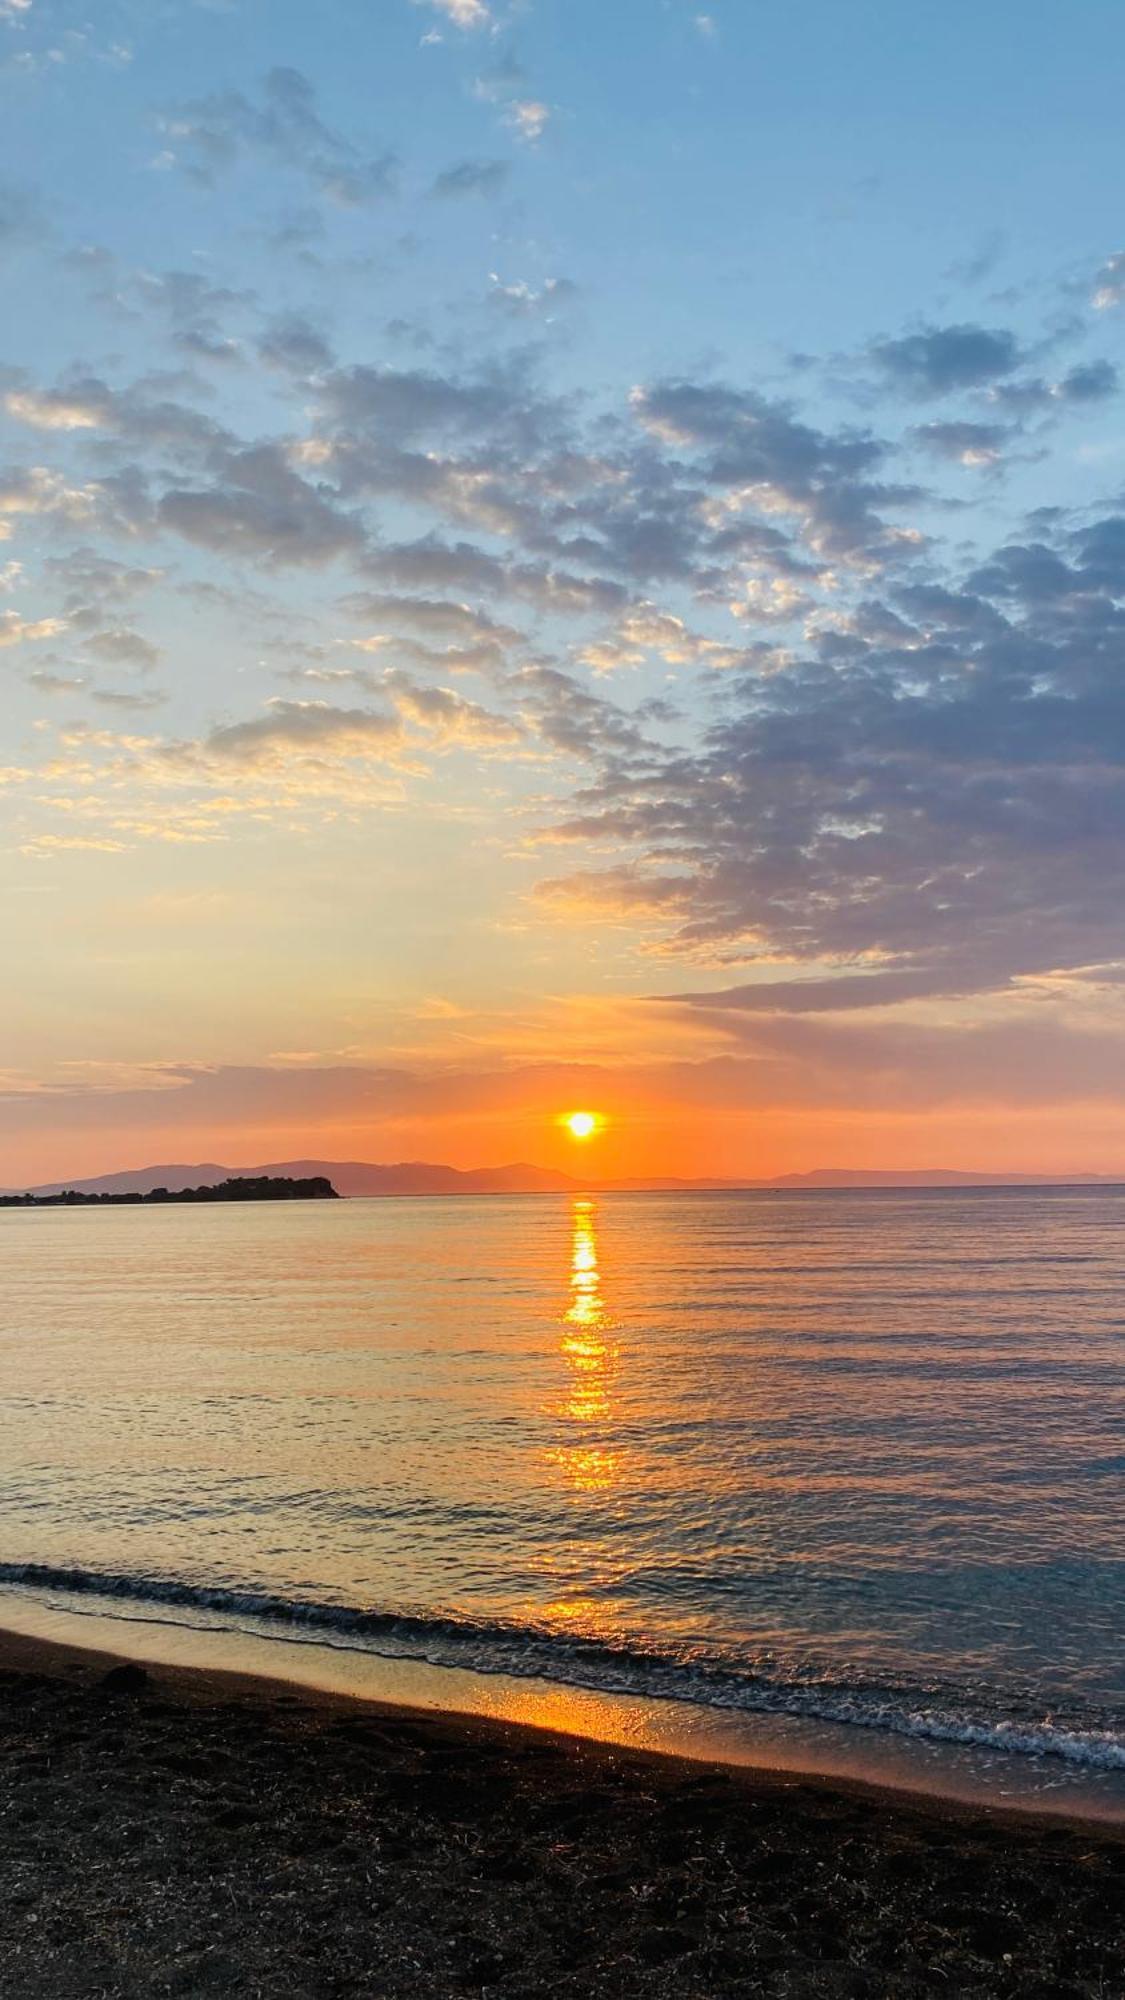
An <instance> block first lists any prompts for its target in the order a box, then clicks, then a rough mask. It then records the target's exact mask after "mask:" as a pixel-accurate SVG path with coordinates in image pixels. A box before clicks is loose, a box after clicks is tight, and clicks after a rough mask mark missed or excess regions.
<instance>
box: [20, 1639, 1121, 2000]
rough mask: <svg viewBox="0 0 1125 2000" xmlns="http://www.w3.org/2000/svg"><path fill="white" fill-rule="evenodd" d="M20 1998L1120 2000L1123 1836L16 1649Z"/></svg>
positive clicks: (240, 1682) (64, 1651)
mask: <svg viewBox="0 0 1125 2000" xmlns="http://www.w3.org/2000/svg"><path fill="white" fill-rule="evenodd" d="M0 1755H2V1764H0V1772H2V1779H0V1993H2V1994H3V1995H4V1996H5V2000H32V1997H33V1996H34V2000H48V1996H50V2000H67V1996H78V1995H81V1996H83V1997H84V2000H85V1996H99V2000H100V1997H101V1996H106V2000H108V1996H111V1995H112V1996H148V1995H164V1994H182V1995H196V1994H199V1995H227V1994H230V1995H236V1994H238V1995H241V1994H245V1995H257V1996H271V1997H272V1996H275V1995H276V1996H282V1995H284V1996H306V1995H307V1996H309V1997H310V2000H312V1996H317V2000H319V1996H324V1997H325V2000H328V1996H352V1995H355V1996H360V1995H362V1996H364V2000H375V1996H380V1997H382V1996H386V2000H407V1996H409V2000H427V1997H428V1996H443V1997H444V1996H450V2000H452V1996H465V1995H472V1994H476V1993H485V1994H495V1995H496V1996H498V2000H520V1996H524V2000H531V1996H539V1995H544V1994H552V1995H556V1996H559V2000H567V1996H573V2000H577V1996H587V1995H589V1996H593V1995H595V1994H596V1995H599V1996H613V2000H617V1997H618V1996H620V1997H621V2000H626V1997H627V1996H633V1995H636V1996H641V1995H644V1996H646V2000H660V1996H663V1995H673V1994H674V1995H684V1996H689V1995H690V1996H698V1997H699V2000H704V1996H706V2000H711V1996H724V1995H729V1996H731V2000H735V1996H743V1995H745V1996H749V1995H752V1994H764V1995H770V1996H780V2000H784V1996H789V1995H805V1994H808V1995H818V1996H819V1995H866V1996H870V2000H884V1996H895V1995H910V1994H929V1993H933V1994H939V1993H940V1994H945V1995H949V1996H958V2000H960V1996H968V1997H969V2000H971V1996H984V1995H989V1996H991V1995H998V1996H1000V1995H1002V1996H1018V1997H1019V2000H1123V1996H1125V1829H1118V1828H1112V1827H1107V1826H1105V1825H1101V1824H1091V1823H1080V1822H1076V1821H1062V1820H1052V1819H1047V1818H1035V1819H1033V1818H1030V1817H1027V1818H1025V1817H1023V1816H1020V1815H1014V1814H1005V1813H1000V1812H995V1813H993V1812H986V1811H980V1810H973V1809H969V1808H962V1807H956V1806H951V1805H947V1804H941V1803H937V1802H934V1801H927V1800H923V1799H909V1798H905V1797H903V1796H901V1795H898V1794H892V1793H879V1792H876V1791H874V1790H866V1789H865V1788H863V1787H860V1786H848V1785H842V1784H836V1785H827V1784H822V1783H818V1782H815V1781H812V1780H803V1779H793V1778H791V1777H789V1776H780V1775H776V1774H770V1773H768V1772H761V1773H754V1772H747V1771H744V1770H735V1769H727V1768H724V1767H720V1766H714V1765H701V1764H696V1763H689V1762H686V1761H681V1760H678V1759H674V1758H665V1757H659V1756H655V1755H652V1754H647V1753H642V1752H637V1751H631V1750H622V1749H616V1748H613V1747H609V1746H606V1745H603V1744H596V1743H589V1742H584V1741H579V1740H577V1739H571V1738H566V1737H562V1736H554V1735H550V1734H548V1733H546V1732H540V1731H535V1730H531V1729H525V1728H520V1727H517V1726H515V1725H511V1724H505V1723H496V1722H486V1721H482V1720H479V1719H477V1718H473V1717H461V1716H449V1715H435V1714H432V1713H430V1712H428V1711H418V1710H409V1709H402V1708H387V1707H377V1706H374V1705H371V1704H363V1703H359V1702H354V1701H348V1700H346V1699H344V1698H342V1697H334V1696H326V1695H317V1694H315V1693H309V1692H306V1691H304V1690H300V1689H297V1688H290V1687H286V1686H284V1685H281V1684H277V1683H271V1682H265V1681H255V1680H252V1679H250V1678H243V1677H239V1676H235V1675H217V1674H208V1673H203V1672H197V1671H189V1670H187V1669H182V1668H166V1667H160V1668H155V1669H151V1670H149V1671H147V1672H146V1671H145V1670H143V1669H139V1668H137V1667H135V1666H129V1665H122V1664H120V1663H115V1662H114V1661H113V1660H112V1659H111V1658H110V1657H109V1656H107V1655H98V1654H92V1653H83V1652H79V1651H77V1650H74V1649H70V1648H67V1647H62V1646H57V1645H52V1644H48V1643H45V1642H41V1641H33V1640H28V1639H23V1638H18V1637H16V1636H15V1635H12V1634H0Z"/></svg>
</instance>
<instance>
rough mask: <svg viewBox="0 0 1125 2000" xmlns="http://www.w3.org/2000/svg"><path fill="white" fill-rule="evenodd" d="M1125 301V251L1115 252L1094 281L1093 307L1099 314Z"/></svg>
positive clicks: (1107, 259) (1108, 258)
mask: <svg viewBox="0 0 1125 2000" xmlns="http://www.w3.org/2000/svg"><path fill="white" fill-rule="evenodd" d="M1122 299H1125V250H1115V251H1114V253H1113V255H1112V257H1107V258H1106V260H1105V263H1104V264H1103V265H1102V268H1101V270H1100V271H1099V272H1098V275H1097V277H1096V278H1095V280H1094V293H1093V301H1092V303H1093V305H1094V308H1095V310H1096V311H1097V312H1108V311H1109V310H1110V309H1111V307H1113V306H1119V305H1120V304H1121V301H1122Z"/></svg>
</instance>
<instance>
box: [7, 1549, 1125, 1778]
mask: <svg viewBox="0 0 1125 2000" xmlns="http://www.w3.org/2000/svg"><path fill="white" fill-rule="evenodd" d="M5 1585H6V1586H9V1587H14V1588H22V1589H25V1590H34V1591H47V1592H51V1593H56V1594H61V1595H65V1596H66V1597H69V1598H74V1597H81V1598H90V1599H94V1600H97V1603H96V1605H95V1606H94V1607H92V1608H96V1609H104V1611H105V1615H108V1616H116V1617H126V1618H127V1617H129V1616H132V1617H135V1618H138V1619H141V1618H143V1617H144V1616H145V1615H146V1613H148V1614H150V1615H151V1613H152V1612H154V1611H178V1612H183V1613H185V1614H187V1615H186V1616H185V1617H184V1618H182V1619H180V1620H177V1621H176V1622H177V1623H183V1624H188V1625H190V1624H191V1623H192V1617H191V1614H192V1613H194V1614H196V1617H197V1618H202V1619H203V1620H204V1621H205V1623H206V1625H207V1626H209V1627H210V1628H212V1629H213V1628H214V1624H215V1621H216V1620H219V1621H225V1625H226V1628H227V1629H230V1628H231V1627H232V1626H233V1627H234V1628H235V1629H240V1630H243V1631H246V1632H248V1633H250V1632H253V1633H254V1634H255V1636H259V1637H262V1636H266V1637H272V1638H275V1639H289V1640H293V1639H304V1641H305V1643H319V1644H322V1645H327V1646H332V1647H335V1648H337V1649H347V1650H357V1651H362V1652H367V1653H371V1654H374V1655H375V1656H377V1657H379V1658H385V1659H395V1660H414V1661H417V1662H418V1663H419V1664H425V1665H427V1666H432V1667H446V1668H460V1669H462V1670H467V1671H469V1672H472V1673H478V1674H486V1675H504V1676H505V1677H507V1678H511V1679H517V1680H531V1679H534V1680H545V1681H550V1682H555V1683H558V1684H561V1685H563V1686H568V1687H576V1688H582V1689H584V1690H587V1691H589V1692H591V1693H596V1694H606V1695H627V1696H630V1697H633V1698H637V1697H640V1698H642V1699H650V1700H660V1701H677V1702H686V1703H689V1704H691V1705H692V1706H695V1707H699V1708H712V1709H724V1710H735V1711H739V1712H742V1713H744V1714H747V1715H772V1716H783V1717H790V1718H793V1719H796V1720H802V1721H808V1722H812V1723H817V1722H819V1723H831V1724H836V1725H841V1726H844V1727H847V1728H855V1729H867V1730H875V1731H878V1732H881V1733H883V1734H885V1735H891V1736H905V1737H911V1738H913V1739H915V1740H919V1741H923V1742H931V1743H935V1744H949V1745H957V1746H961V1747H968V1748H974V1749H984V1750H991V1751H1000V1752H1005V1753H1010V1754H1013V1755H1017V1756H1024V1757H1036V1758H1052V1759H1057V1760H1061V1761H1062V1762H1063V1763H1065V1764H1068V1765H1072V1766H1078V1767H1081V1768H1083V1769H1084V1770H1087V1771H1091V1772H1093V1771H1125V1718H1120V1717H1116V1716H1114V1717H1112V1718H1106V1717H1099V1718H1098V1726H1096V1727H1095V1726H1091V1723H1090V1719H1088V1718H1085V1717H1083V1718H1081V1719H1080V1720H1079V1719H1078V1718H1075V1719H1073V1720H1068V1721H1066V1722H1063V1721H1060V1720H1058V1719H1056V1718H1053V1717H1050V1716H1038V1715H1036V1714H1034V1713H1032V1712H1031V1710H1030V1708H1029V1709H1028V1712H1027V1713H1026V1714H1024V1715H1018V1714H1013V1713H1012V1711H1011V1705H1009V1706H1008V1707H1007V1708H1005V1709H1004V1710H1003V1711H1001V1710H1000V1708H999V1706H998V1705H994V1704H993V1702H991V1701H990V1700H989V1699H988V1698H987V1697H986V1696H985V1695H984V1694H983V1692H981V1691H978V1690H974V1691H973V1693H972V1695H971V1697H967V1696H966V1694H965V1691H964V1690H961V1689H955V1688H953V1687H940V1688H939V1687H938V1686H936V1685H935V1684H929V1685H927V1686H925V1687H922V1686H917V1685H915V1686H904V1685H891V1684H886V1685H884V1684H883V1683H880V1682H876V1681H871V1680H866V1681H864V1680H859V1679H855V1680H848V1679H844V1678H837V1679H829V1678H825V1677H823V1676H815V1675H812V1674H809V1675H804V1674H800V1673H789V1674H786V1673H781V1672H778V1671H777V1670H775V1669H771V1670H770V1671H769V1672H766V1671H763V1670H762V1669H760V1668H759V1667H757V1666H755V1665H752V1664H747V1663H745V1662H739V1661H737V1660H735V1659H731V1658H719V1657H714V1656H712V1657H708V1656H701V1655H698V1654H695V1653H691V1654H685V1655H683V1656H678V1655H677V1654H676V1653H675V1652H674V1651H661V1650H646V1649H641V1648H637V1647H633V1646H629V1645H618V1644H615V1643H613V1642H612V1641H607V1640H602V1639H597V1638H583V1637H580V1636H575V1635H573V1634H569V1633H568V1634H560V1633H556V1632H553V1631H551V1630H549V1629H548V1628H547V1627H543V1626H536V1625H517V1624H514V1623H511V1624H509V1623H505V1622H502V1621H485V1622H480V1621H476V1620H473V1619H468V1618H458V1617H450V1616H442V1615H435V1616H432V1617H431V1616H422V1615H418V1614H412V1613H405V1612H397V1611H391V1610H379V1609H372V1608H366V1607H362V1606H358V1605H346V1604H334V1603H330V1602H325V1601H320V1600H317V1599H315V1598H290V1597H283V1596H280V1595H278V1594H276V1593H274V1592H271V1591H260V1590H252V1589H238V1588H233V1587H229V1586H223V1585H210V1584H206V1585H205V1584H194V1583H189V1582H186V1581H184V1580H181V1579H179V1578H176V1577H164V1576H149V1575H138V1574H124V1573H115V1572H113V1571H105V1570H86V1569H78V1568H68V1567H55V1566H52V1565H50V1564H46V1563H35V1562H27V1563H13V1562H0V1586H5ZM110 1605H112V1606H113V1607H114V1609H113V1610H109V1608H108V1607H109V1606H110ZM123 1606H128V1607H130V1609H122V1608H120V1607H123Z"/></svg>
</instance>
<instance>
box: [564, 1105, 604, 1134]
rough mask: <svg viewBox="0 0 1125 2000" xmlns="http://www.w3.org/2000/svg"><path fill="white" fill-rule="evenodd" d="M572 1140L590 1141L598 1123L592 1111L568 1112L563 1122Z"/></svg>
mask: <svg viewBox="0 0 1125 2000" xmlns="http://www.w3.org/2000/svg"><path fill="white" fill-rule="evenodd" d="M563 1123H564V1125H565V1126H566V1129H567V1131H568V1132H569V1133H570V1136H571V1138H572V1139H592V1138H593V1136H594V1133H595V1132H596V1131H597V1129H598V1121H597V1117H596V1116H595V1114H594V1112H592V1111H568V1112H567V1115H566V1117H565V1118H564V1120H563Z"/></svg>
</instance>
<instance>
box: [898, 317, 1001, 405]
mask: <svg viewBox="0 0 1125 2000" xmlns="http://www.w3.org/2000/svg"><path fill="white" fill-rule="evenodd" d="M870 352H871V356H872V359H873V360H874V361H875V362H877V364H878V366H879V367H880V368H881V370H882V371H883V374H884V375H885V376H886V377H887V378H888V380H889V381H891V382H892V383H894V385H895V386H896V387H897V388H899V389H901V390H902V391H903V393H904V394H906V395H912V396H947V395H950V394H952V393H953V392H954V391H955V390H959V389H979V388H983V387H986V386H987V384H989V383H990V382H995V381H998V380H1000V379H1002V378H1003V377H1004V376H1005V375H1011V374H1012V373H1013V371H1014V370H1015V369H1016V368H1018V367H1019V365H1020V362H1021V360H1022V358H1023V357H1022V352H1021V349H1020V345H1019V342H1018V340H1017V339H1016V336H1015V334H1014V333H1010V332H1008V331H1007V330H1006V329H1004V328H1002V327H985V326H973V325H962V326H931V327H926V328H925V329H924V331H922V332H921V333H908V334H903V335H902V336H900V338H898V339H896V340H881V341H876V342H875V344H874V345H873V347H872V348H871V350H870Z"/></svg>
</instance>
